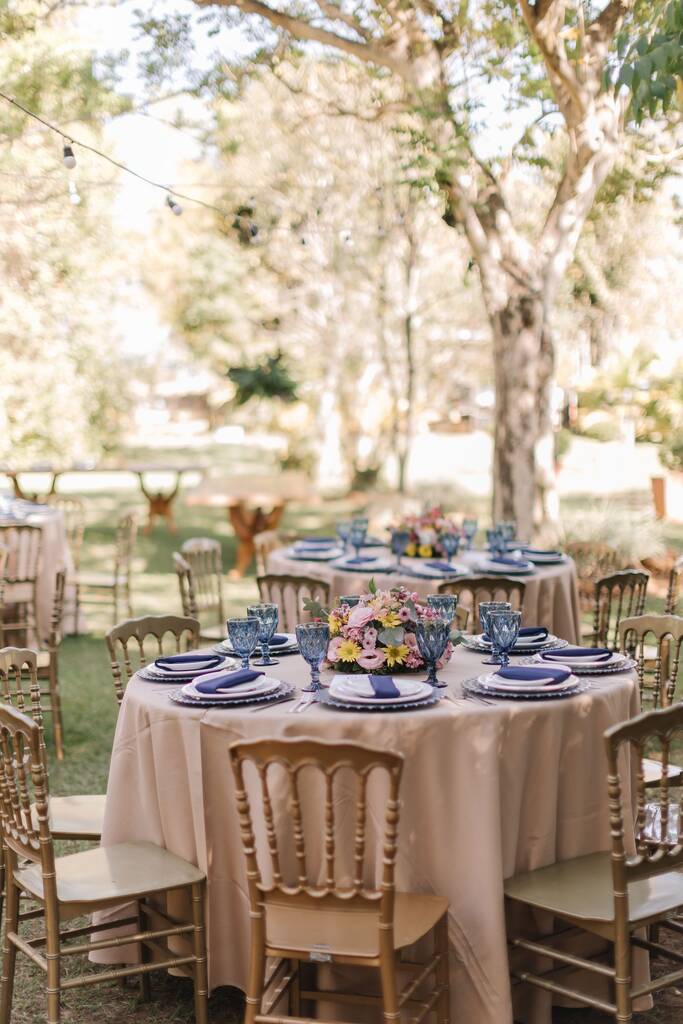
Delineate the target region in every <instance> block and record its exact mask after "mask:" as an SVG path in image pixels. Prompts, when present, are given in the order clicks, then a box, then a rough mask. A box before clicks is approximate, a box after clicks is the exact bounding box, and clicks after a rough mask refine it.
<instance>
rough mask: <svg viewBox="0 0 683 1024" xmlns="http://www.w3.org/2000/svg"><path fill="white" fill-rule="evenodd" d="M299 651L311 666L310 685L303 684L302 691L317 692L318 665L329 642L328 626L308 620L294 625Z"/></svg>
mask: <svg viewBox="0 0 683 1024" xmlns="http://www.w3.org/2000/svg"><path fill="white" fill-rule="evenodd" d="M296 640H297V643H298V645H299V651H300V652H301V654H302V655H303V657H304V658H305V659H306V661H307V662H308V664H309V665H310V667H311V685H310V686H303V687H302V690H303V692H304V693H317V692H318V691H319V689H320V666H321V664H322V662H323V661H324V660H325V655H326V654H327V648H328V646H329V643H330V627H329V626H328V625H327V623H326V622H308V623H306V624H305V625H303V626H297V627H296Z"/></svg>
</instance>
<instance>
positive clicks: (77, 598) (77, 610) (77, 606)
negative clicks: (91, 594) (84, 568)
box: [74, 583, 81, 636]
mask: <svg viewBox="0 0 683 1024" xmlns="http://www.w3.org/2000/svg"><path fill="white" fill-rule="evenodd" d="M80 618H81V588H80V586H79V585H78V583H76V584H75V593H74V636H79V634H80V627H79V620H80Z"/></svg>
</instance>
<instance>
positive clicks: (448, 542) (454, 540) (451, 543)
mask: <svg viewBox="0 0 683 1024" xmlns="http://www.w3.org/2000/svg"><path fill="white" fill-rule="evenodd" d="M439 543H440V544H441V547H442V548H443V550H444V553H445V555H446V558H447V559H448V561H449V562H450V560H451V558H453V556H454V555H457V553H458V550H459V548H460V534H459V533H442V534H440V535H439Z"/></svg>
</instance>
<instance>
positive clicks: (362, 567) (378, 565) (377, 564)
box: [332, 518, 396, 573]
mask: <svg viewBox="0 0 683 1024" xmlns="http://www.w3.org/2000/svg"><path fill="white" fill-rule="evenodd" d="M368 525H369V523H368V520H367V519H363V518H357V519H352V520H351V522H350V524H344V523H338V524H337V532H338V533H339V534H340V536H343V538H344V550H343V551H342V552H341V553H340V555H339V556H338V557H336V558H335V559H334V560H333V562H332V564H333V565H334V567H335V568H336V569H342V570H343V571H344V572H362V573H388V572H394V571H395V570H396V563H395V562H394V561H392V560H391V558H388V557H386V556H385V555H372V554H363V552H364V551H365V550H367V549H368V548H374V547H379V546H380V545H381V546H382V547H383V548H384V547H385V545H384V544H382V542H381V541H378V542H377V544H376V543H375V542H374V539H372V542H371V543H368ZM347 527H348V529H347ZM349 547H351V548H352V549H353V552H354V553H353V554H351V553H349V552H348V551H347V549H348V548H349Z"/></svg>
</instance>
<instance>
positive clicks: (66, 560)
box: [0, 505, 73, 646]
mask: <svg viewBox="0 0 683 1024" xmlns="http://www.w3.org/2000/svg"><path fill="white" fill-rule="evenodd" d="M34 508H35V511H34V512H29V513H28V514H26V515H24V516H22V518H20V519H17V520H12V519H3V517H2V516H1V515H0V543H3V544H7V546H8V547H9V549H10V551H9V561H8V566H7V575H8V577H10V578H11V577H12V576H21V575H23V573H24V572H25V571H26V570H25V568H22V566H23V565H24V563H25V560H26V557H27V555H26V551H22V550H21V548H20V547H18V546H17V543H16V538H17V534H16V533H15V530H14V528H15V527H21V526H38V527H39V528H40V529H41V531H42V535H43V536H42V544H41V549H40V561H39V563H38V581H37V586H36V598H37V609H36V613H37V620H38V631H39V633H40V636H39V637H37V638H36V637H29V638H28V641H27V646H31V645H32V644H35V643H36V642H37V643H38V646H40V645H41V644H43V643H46V642H47V639H48V637H49V633H50V625H51V621H52V604H53V601H54V596H55V577H56V575H57V573H58V572H59V571H60V570H61V569H66V571H67V576H68V575H69V574H70V573H73V561H72V559H71V552H70V551H69V543H68V540H67V535H66V527H65V525H64V517H63V516H62V513H61V512H60V511H59V509H53V508H48V507H46V506H44V505H36V506H34ZM30 595H31V585H30V584H27V583H8V584H6V586H5V601H6V602H7V603H8V604H12V602H13V601H24V600H26V599H27V598H29V597H30ZM67 603H68V604H70V606H71V611H70V614H71V616H72V617H73V587H69V588H68V593H67Z"/></svg>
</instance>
